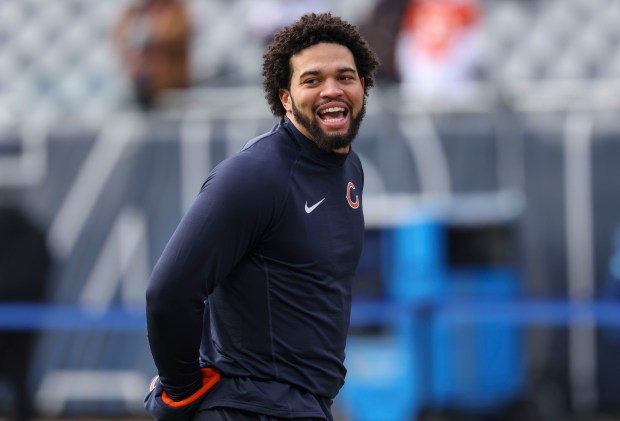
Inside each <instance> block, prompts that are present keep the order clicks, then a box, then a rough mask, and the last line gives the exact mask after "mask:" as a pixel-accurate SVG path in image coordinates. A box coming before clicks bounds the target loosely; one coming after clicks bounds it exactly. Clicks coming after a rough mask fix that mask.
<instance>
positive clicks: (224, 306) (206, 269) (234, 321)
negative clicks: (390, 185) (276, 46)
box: [147, 119, 364, 419]
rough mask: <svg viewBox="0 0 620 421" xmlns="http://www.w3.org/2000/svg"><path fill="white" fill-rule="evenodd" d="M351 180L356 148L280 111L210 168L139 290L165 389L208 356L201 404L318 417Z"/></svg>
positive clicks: (332, 370) (193, 384) (191, 386)
mask: <svg viewBox="0 0 620 421" xmlns="http://www.w3.org/2000/svg"><path fill="white" fill-rule="evenodd" d="M363 185H364V179H363V171H362V166H361V163H360V160H359V158H358V156H357V155H356V154H355V152H353V151H351V152H349V153H348V154H337V153H333V152H325V151H322V150H320V149H318V148H317V147H316V145H315V143H314V142H312V141H311V140H309V139H307V138H306V137H305V136H303V135H302V134H301V133H300V132H299V131H298V130H297V129H296V128H295V127H294V126H293V124H292V123H291V122H290V121H288V120H287V119H283V120H282V121H281V122H280V123H279V124H278V125H276V126H275V127H274V129H272V131H270V132H269V133H267V134H265V135H262V136H260V137H258V138H256V139H253V140H252V141H250V142H248V144H247V145H246V146H245V147H244V148H243V150H241V151H240V152H239V153H237V154H235V155H233V156H231V157H230V158H228V159H226V160H224V161H223V162H222V163H221V164H220V165H218V166H217V167H216V168H215V169H214V170H213V171H212V173H211V174H210V175H209V177H208V178H207V180H206V182H205V183H204V185H203V187H202V189H201V191H200V193H199V195H198V197H197V198H196V201H195V203H194V204H193V205H192V207H191V208H190V210H189V211H188V213H187V214H186V215H185V216H184V217H183V218H182V220H181V222H180V224H179V226H178V227H177V229H176V231H175V233H174V234H173V236H172V238H171V239H170V241H169V243H168V244H167V246H166V248H165V250H164V252H163V254H162V256H161V257H160V259H159V261H158V263H157V264H156V266H155V269H154V271H153V274H152V277H151V280H150V284H149V288H148V291H147V322H148V335H149V342H150V345H151V350H152V354H153V358H154V360H155V364H156V365H157V368H158V371H159V375H160V378H161V382H162V384H163V386H164V388H165V390H166V391H167V392H168V394H169V395H170V396H171V397H172V398H173V399H175V400H179V399H181V398H184V397H186V396H189V395H190V394H191V393H192V392H193V391H196V390H198V388H199V387H200V385H201V377H200V371H199V369H200V367H201V366H202V367H214V368H216V369H217V370H218V371H220V373H221V374H222V377H223V378H222V381H221V382H220V384H218V385H217V386H216V387H215V388H214V390H213V391H212V392H209V393H208V394H207V396H206V397H205V399H204V400H203V401H202V407H203V408H207V407H215V406H225V407H233V408H237V409H242V410H248V411H252V412H257V413H262V414H266V415H272V416H280V417H320V418H324V419H331V414H330V409H329V408H330V405H331V402H332V399H333V398H334V397H335V396H336V395H337V393H338V391H339V390H340V388H341V387H342V385H343V384H344V378H345V374H346V370H345V367H344V365H343V362H344V348H345V341H346V335H347V331H348V327H349V316H350V309H351V287H352V281H353V276H354V273H355V269H356V266H357V263H358V261H359V257H360V254H361V251H362V242H363V235H364V218H363V212H362V189H363ZM357 205H359V206H357ZM199 349H200V353H199Z"/></svg>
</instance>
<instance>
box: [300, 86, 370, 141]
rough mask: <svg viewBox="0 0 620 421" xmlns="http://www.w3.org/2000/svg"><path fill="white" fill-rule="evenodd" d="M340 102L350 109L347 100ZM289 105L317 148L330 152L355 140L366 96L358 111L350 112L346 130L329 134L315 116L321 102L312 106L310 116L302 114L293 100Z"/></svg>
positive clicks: (363, 112)
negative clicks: (354, 113) (355, 112)
mask: <svg viewBox="0 0 620 421" xmlns="http://www.w3.org/2000/svg"><path fill="white" fill-rule="evenodd" d="M340 102H343V103H345V104H346V105H347V106H348V108H349V109H351V106H350V105H351V104H349V103H348V102H346V101H342V100H341V101H340ZM291 105H292V107H293V115H294V116H295V119H296V120H297V121H298V122H299V124H301V125H302V126H303V127H304V129H306V130H307V131H308V133H310V136H312V139H313V140H314V142H315V143H316V144H317V146H318V147H319V149H322V150H324V151H326V152H332V151H334V149H340V148H344V147H346V146H350V145H351V143H353V140H355V137H356V136H357V133H358V131H359V129H360V125H361V124H362V120H363V119H364V115H365V114H366V98H364V102H363V103H362V108H361V109H360V111H359V113H357V115H356V116H355V115H353V113H352V112H351V119H350V123H349V128H348V129H347V131H346V132H344V133H336V134H329V133H326V132H325V131H324V130H323V129H322V128H321V126H320V124H319V122H318V117H316V110H317V109H318V108H319V107H320V106H321V104H319V105H317V106H315V107H313V108H312V111H313V115H312V117H311V118H308V117H306V116H305V115H303V114H302V112H301V111H300V110H299V109H298V108H297V107H296V106H295V101H293V100H292V99H291Z"/></svg>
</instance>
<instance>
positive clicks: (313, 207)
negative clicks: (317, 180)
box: [306, 198, 325, 213]
mask: <svg viewBox="0 0 620 421" xmlns="http://www.w3.org/2000/svg"><path fill="white" fill-rule="evenodd" d="M323 200H325V198H322V199H321V200H319V201H318V202H316V203H315V204H314V205H312V206H310V207H308V202H307V201H306V213H310V212H312V211H313V210H315V209H316V207H317V206H319V205H320V204H321V203H322V202H323Z"/></svg>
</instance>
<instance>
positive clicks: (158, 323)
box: [147, 157, 271, 400]
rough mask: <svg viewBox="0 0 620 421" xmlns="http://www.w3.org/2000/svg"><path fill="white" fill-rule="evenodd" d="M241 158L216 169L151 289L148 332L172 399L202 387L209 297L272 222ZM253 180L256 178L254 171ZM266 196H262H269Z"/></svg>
mask: <svg viewBox="0 0 620 421" xmlns="http://www.w3.org/2000/svg"><path fill="white" fill-rule="evenodd" d="M247 165H249V163H248V162H246V160H244V159H243V157H239V158H237V159H231V160H229V161H227V162H225V163H224V165H220V166H219V167H218V168H216V169H215V170H214V172H213V173H212V174H211V175H210V177H209V178H208V179H207V181H206V182H205V184H204V186H203V189H202V191H201V192H200V194H199V195H198V197H197V199H196V201H195V203H194V204H193V205H192V207H191V208H190V210H189V211H188V213H187V214H186V215H185V216H184V217H183V218H182V220H181V222H180V224H179V226H178V227H177V229H176V231H175V232H174V234H173V235H172V237H171V239H170V241H169V242H168V244H167V245H166V247H165V249H164V251H163V253H162V255H161V257H160V259H159V261H158V262H157V264H156V266H155V268H154V270H153V274H152V276H151V279H150V282H149V287H148V290H147V329H148V339H149V344H150V346H151V352H152V354H153V359H154V361H155V364H156V366H157V369H158V372H159V375H160V379H161V382H162V385H163V387H164V389H165V390H166V392H167V393H168V394H169V395H170V397H171V398H172V399H175V400H176V399H179V398H185V397H187V396H188V395H190V394H191V393H192V392H194V391H196V390H198V389H199V388H200V386H201V384H202V381H201V375H200V366H199V348H200V342H201V338H202V335H203V329H209V327H208V326H203V313H204V308H205V304H204V303H205V300H206V299H207V296H208V295H209V294H210V293H211V292H212V291H213V289H214V288H216V286H218V285H219V284H220V283H222V282H225V280H226V278H227V276H228V275H229V274H230V273H231V271H232V270H233V269H234V267H235V265H236V264H237V263H238V262H239V261H240V260H241V259H242V258H243V257H244V255H246V254H247V253H248V250H249V249H250V248H251V247H252V245H253V243H254V242H255V241H256V240H257V239H258V238H259V236H260V234H261V232H262V231H263V230H264V227H265V226H266V224H267V223H268V221H269V218H270V214H271V211H270V210H269V209H268V206H264V205H263V204H262V203H267V205H269V203H270V202H269V201H265V200H264V197H262V198H261V196H260V195H259V192H260V191H261V190H262V191H263V192H264V191H265V190H264V189H261V188H258V187H257V186H256V183H257V180H256V178H254V179H247V174H248V172H247V171H244V169H247ZM250 173H252V172H250ZM263 196H264V195H263Z"/></svg>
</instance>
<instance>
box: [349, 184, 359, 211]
mask: <svg viewBox="0 0 620 421" xmlns="http://www.w3.org/2000/svg"><path fill="white" fill-rule="evenodd" d="M351 190H355V184H353V183H352V182H350V181H349V184H347V202H349V206H351V207H352V208H353V209H357V208H359V207H360V201H359V198H358V196H357V194H356V195H355V200H352V199H351Z"/></svg>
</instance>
